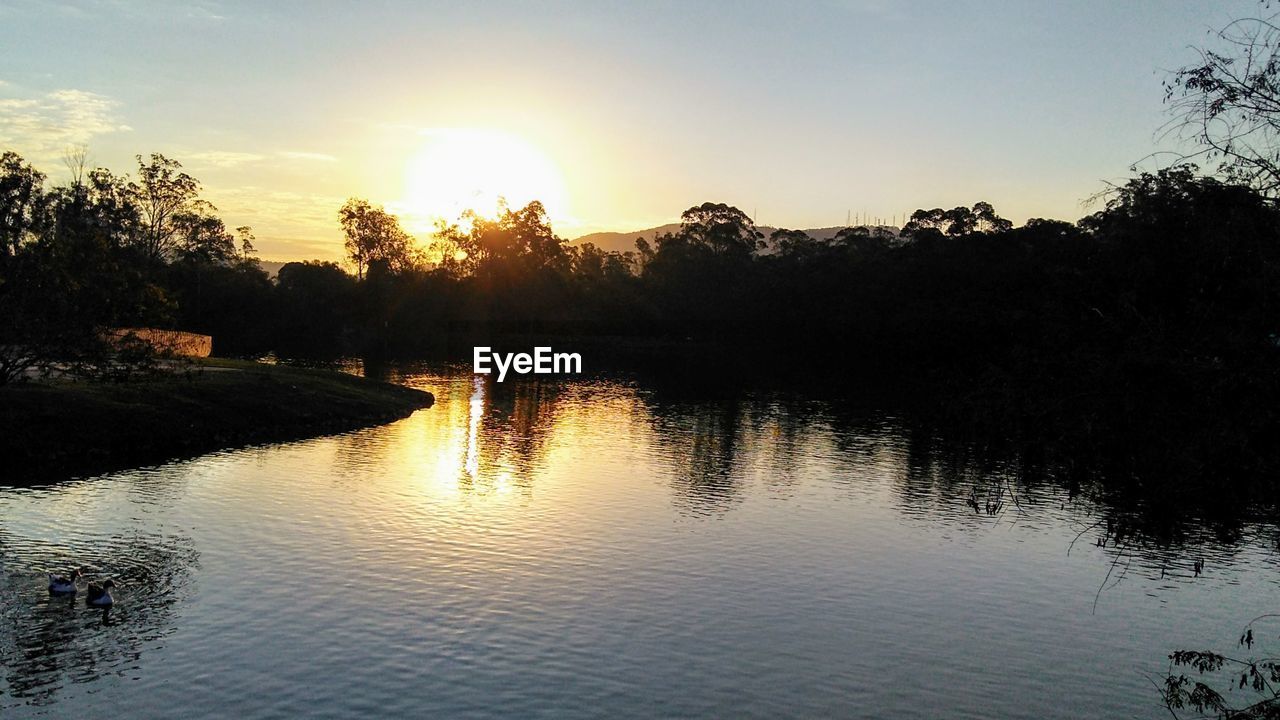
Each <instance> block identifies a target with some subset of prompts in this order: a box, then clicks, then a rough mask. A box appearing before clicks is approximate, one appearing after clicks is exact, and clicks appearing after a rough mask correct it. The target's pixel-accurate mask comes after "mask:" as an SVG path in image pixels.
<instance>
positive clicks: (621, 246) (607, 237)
mask: <svg viewBox="0 0 1280 720" xmlns="http://www.w3.org/2000/svg"><path fill="white" fill-rule="evenodd" d="M880 227H882V228H884V229H885V230H889V231H890V232H892V233H894V234H895V235H896V234H897V233H898V228H896V227H890V226H887V225H881V226H880ZM844 228H845V226H844V225H836V226H834V227H821V228H807V229H805V230H804V232H805V233H806V234H808V235H809V237H811V238H813V239H815V240H830V239H832V238H834V237H835V236H836V233H838V232H840V231H841V230H843V229H844ZM679 229H680V223H667V224H666V225H659V226H658V227H651V228H646V229H644V230H635V231H633V232H595V233H588V234H586V235H582V236H580V237H576V238H574V239H572V240H570V241H569V242H570V244H572V245H582V244H583V243H591V244H592V245H595V246H596V247H598V248H600V249H601V250H604V251H606V252H607V251H611V250H616V251H618V252H627V251H629V250H635V249H636V239H637V238H644V239H645V240H648V241H649V242H650V243H652V242H653V239H654V238H655V237H657V236H658V235H663V234H666V233H673V232H676V231H677V230H679ZM756 229H757V230H759V231H760V232H762V233H764V236H765V239H768V237H769V235H770V234H771V233H773V231H774V230H776V229H777V228H775V227H771V226H769V225H757V226H756Z"/></svg>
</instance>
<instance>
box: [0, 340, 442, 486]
mask: <svg viewBox="0 0 1280 720" xmlns="http://www.w3.org/2000/svg"><path fill="white" fill-rule="evenodd" d="M433 401H434V398H433V397H432V395H431V393H428V392H423V391H421V390H414V389H411V388H407V387H403V386H400V385H393V384H389V383H382V382H376V381H372V380H366V379H363V378H358V377H355V376H352V375H347V374H345V373H339V372H330V371H324V370H309V369H303V368H293V367H286V366H280V365H264V364H261V363H254V362H247V361H237V360H222V359H208V360H203V361H200V362H199V363H197V364H195V365H193V366H192V368H191V369H190V371H188V372H182V373H175V374H172V375H165V376H161V377H156V378H148V379H143V380H136V381H130V382H123V383H88V382H51V383H22V384H16V385H11V386H6V387H3V388H0V457H4V459H5V461H4V464H5V471H4V472H3V473H0V484H10V485H25V484H31V483H34V482H40V481H47V480H57V479H60V478H66V477H74V476H82V475H93V474H98V473H103V472H109V471H111V470H119V469H124V468H129V467H136V466H140V465H148V464H153V463H159V462H163V461H165V460H170V459H174V458H183V457H192V456H195V455H199V454H201V453H206V452H211V451H214V450H221V449H225V448H233V447H241V446H245V445H255V444H258V443H267V442H282V441H287V440H297V439H301V438H306V437H312V436H316V435H324V434H328V433H334V432H342V431H346V430H352V429H355V428H360V427H367V426H371V425H378V424H381V423H384V422H390V421H392V420H396V419H399V418H402V417H405V416H407V415H409V414H411V413H412V412H413V411H414V410H417V409H418V408H422V407H429V406H430V405H431V404H432V402H433Z"/></svg>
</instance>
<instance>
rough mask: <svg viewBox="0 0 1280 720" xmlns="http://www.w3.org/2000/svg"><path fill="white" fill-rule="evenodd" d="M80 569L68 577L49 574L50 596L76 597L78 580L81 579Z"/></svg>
mask: <svg viewBox="0 0 1280 720" xmlns="http://www.w3.org/2000/svg"><path fill="white" fill-rule="evenodd" d="M80 576H81V573H80V568H76V569H75V570H72V571H71V572H69V573H67V574H66V575H54V574H53V573H49V594H50V595H75V594H76V590H77V589H78V588H77V587H76V580H78V579H80Z"/></svg>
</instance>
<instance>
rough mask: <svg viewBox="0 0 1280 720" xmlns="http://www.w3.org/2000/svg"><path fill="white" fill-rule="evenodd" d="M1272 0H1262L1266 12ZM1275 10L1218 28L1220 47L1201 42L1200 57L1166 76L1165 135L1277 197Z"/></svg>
mask: <svg viewBox="0 0 1280 720" xmlns="http://www.w3.org/2000/svg"><path fill="white" fill-rule="evenodd" d="M1270 7H1271V3H1270V2H1262V3H1261V10H1262V11H1263V12H1267V11H1268V10H1269V8H1270ZM1278 18H1280V15H1276V14H1272V15H1268V16H1266V17H1247V18H1239V19H1236V20H1233V21H1231V22H1230V23H1228V24H1227V25H1226V26H1224V27H1223V28H1222V29H1220V30H1219V31H1218V32H1217V33H1216V37H1217V40H1218V43H1219V47H1217V48H1214V49H1207V48H1199V49H1198V52H1199V55H1200V61H1199V62H1197V63H1195V64H1193V65H1188V66H1186V67H1183V68H1181V69H1180V70H1178V71H1177V72H1175V73H1173V75H1172V77H1171V78H1169V79H1168V80H1166V81H1165V102H1166V104H1167V105H1168V106H1169V109H1170V112H1171V113H1172V115H1173V117H1172V119H1171V120H1170V122H1169V124H1167V125H1166V126H1165V134H1166V135H1173V136H1175V137H1177V138H1178V139H1180V140H1186V141H1190V142H1192V143H1194V144H1196V145H1197V146H1199V148H1200V149H1199V150H1198V151H1196V152H1193V153H1187V154H1182V155H1180V156H1179V159H1178V161H1177V164H1181V163H1185V162H1187V161H1189V160H1195V159H1197V158H1199V157H1201V156H1203V158H1204V159H1206V160H1208V161H1210V162H1215V163H1217V167H1218V171H1219V172H1221V173H1222V174H1223V175H1224V176H1225V177H1226V178H1228V179H1229V180H1231V181H1233V182H1240V183H1244V184H1247V185H1250V186H1252V187H1254V188H1255V189H1257V190H1259V191H1260V192H1262V193H1264V194H1266V195H1268V196H1270V197H1276V196H1277V195H1280V26H1278V25H1277V19H1278Z"/></svg>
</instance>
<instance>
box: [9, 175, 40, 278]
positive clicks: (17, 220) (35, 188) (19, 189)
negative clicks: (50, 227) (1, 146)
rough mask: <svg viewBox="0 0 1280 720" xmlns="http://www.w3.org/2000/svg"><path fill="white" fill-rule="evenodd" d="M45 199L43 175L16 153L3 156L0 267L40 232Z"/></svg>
mask: <svg viewBox="0 0 1280 720" xmlns="http://www.w3.org/2000/svg"><path fill="white" fill-rule="evenodd" d="M43 199H44V174H43V173H41V172H40V171H38V170H36V169H35V168H33V167H31V165H29V164H27V163H26V162H25V161H23V159H22V157H21V156H19V155H18V154H17V153H15V152H12V151H6V152H5V153H4V154H3V155H0V263H3V262H6V261H8V260H9V259H10V258H12V257H13V256H14V254H16V253H17V251H18V246H19V245H21V244H22V242H23V241H24V240H26V239H27V238H28V237H30V235H31V234H32V233H34V232H35V231H36V230H37V229H38V226H39V223H40V219H41V218H40V213H41V210H42V206H43Z"/></svg>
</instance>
